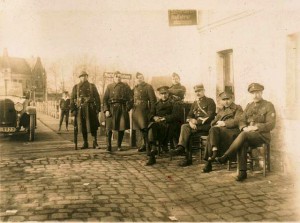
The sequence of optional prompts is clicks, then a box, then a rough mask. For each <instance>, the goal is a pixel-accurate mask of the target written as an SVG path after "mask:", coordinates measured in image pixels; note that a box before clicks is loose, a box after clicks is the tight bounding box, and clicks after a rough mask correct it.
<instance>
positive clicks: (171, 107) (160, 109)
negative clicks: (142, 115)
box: [146, 86, 179, 166]
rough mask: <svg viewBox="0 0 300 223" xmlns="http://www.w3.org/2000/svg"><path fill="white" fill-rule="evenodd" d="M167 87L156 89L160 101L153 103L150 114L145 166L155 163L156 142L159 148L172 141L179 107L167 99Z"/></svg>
mask: <svg viewBox="0 0 300 223" xmlns="http://www.w3.org/2000/svg"><path fill="white" fill-rule="evenodd" d="M168 89H169V87H168V86H162V87H159V88H158V89H157V91H158V92H159V96H160V100H158V101H157V102H156V103H155V106H154V109H153V110H152V111H151V114H150V121H151V123H150V124H149V133H148V137H149V145H150V149H151V150H150V154H148V155H149V160H148V162H147V163H146V165H147V166H148V165H153V164H155V163H156V159H155V155H157V148H156V146H157V142H158V143H159V146H163V147H167V144H168V142H170V140H172V138H173V133H174V128H176V125H177V124H178V123H177V122H176V120H178V110H179V106H178V104H177V103H175V102H174V101H173V100H171V99H170V97H169V91H168Z"/></svg>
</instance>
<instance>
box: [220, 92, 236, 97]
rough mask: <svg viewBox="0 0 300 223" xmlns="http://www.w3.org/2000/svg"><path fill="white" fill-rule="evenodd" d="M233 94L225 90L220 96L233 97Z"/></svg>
mask: <svg viewBox="0 0 300 223" xmlns="http://www.w3.org/2000/svg"><path fill="white" fill-rule="evenodd" d="M232 96H233V94H232V92H229V91H223V92H222V93H220V94H219V97H220V98H221V99H226V98H232Z"/></svg>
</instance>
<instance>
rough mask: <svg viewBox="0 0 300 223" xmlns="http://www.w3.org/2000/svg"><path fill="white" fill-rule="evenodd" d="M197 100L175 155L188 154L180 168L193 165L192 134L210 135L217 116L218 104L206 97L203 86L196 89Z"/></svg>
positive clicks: (182, 131) (174, 152)
mask: <svg viewBox="0 0 300 223" xmlns="http://www.w3.org/2000/svg"><path fill="white" fill-rule="evenodd" d="M194 90H195V93H196V96H197V98H198V99H197V100H196V101H195V102H194V103H193V104H192V106H191V109H190V112H189V114H188V116H187V121H188V123H187V124H183V125H182V126H181V130H180V137H179V143H178V145H177V147H176V149H175V150H173V151H172V153H173V155H179V154H181V153H183V152H186V156H185V160H184V161H183V162H182V163H180V164H179V166H183V167H184V166H189V165H192V157H191V151H189V149H190V148H189V147H188V145H189V139H190V136H191V134H194V133H198V134H200V135H208V131H209V129H210V123H211V121H212V120H213V119H214V117H215V115H216V104H215V102H214V100H213V99H211V98H208V97H206V96H205V90H204V86H203V84H199V85H196V86H195V87H194Z"/></svg>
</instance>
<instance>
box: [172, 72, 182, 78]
mask: <svg viewBox="0 0 300 223" xmlns="http://www.w3.org/2000/svg"><path fill="white" fill-rule="evenodd" d="M172 77H178V78H179V79H180V76H179V74H177V73H175V72H174V73H173V74H172Z"/></svg>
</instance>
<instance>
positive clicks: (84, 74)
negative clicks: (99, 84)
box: [78, 70, 89, 77]
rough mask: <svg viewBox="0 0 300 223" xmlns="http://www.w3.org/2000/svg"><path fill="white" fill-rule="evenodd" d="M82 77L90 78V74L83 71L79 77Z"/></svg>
mask: <svg viewBox="0 0 300 223" xmlns="http://www.w3.org/2000/svg"><path fill="white" fill-rule="evenodd" d="M82 76H89V75H88V74H87V72H86V71H84V70H83V71H81V73H80V74H79V76H78V77H82Z"/></svg>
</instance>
